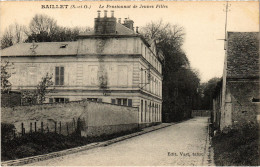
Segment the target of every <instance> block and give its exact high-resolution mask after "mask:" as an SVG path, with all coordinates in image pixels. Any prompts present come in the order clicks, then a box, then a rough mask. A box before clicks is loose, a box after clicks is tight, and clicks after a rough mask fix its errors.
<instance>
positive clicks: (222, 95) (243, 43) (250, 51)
mask: <svg viewBox="0 0 260 167" xmlns="http://www.w3.org/2000/svg"><path fill="white" fill-rule="evenodd" d="M259 94H260V92H259V33H258V32H228V34H227V41H226V58H225V62H224V72H223V77H222V80H221V81H220V82H219V83H218V85H217V87H216V90H215V95H214V99H213V113H214V123H215V127H216V128H217V129H220V130H223V129H224V128H225V127H228V126H233V125H242V124H244V123H249V122H257V121H259V114H260V111H259V106H260V103H259V98H260V97H259Z"/></svg>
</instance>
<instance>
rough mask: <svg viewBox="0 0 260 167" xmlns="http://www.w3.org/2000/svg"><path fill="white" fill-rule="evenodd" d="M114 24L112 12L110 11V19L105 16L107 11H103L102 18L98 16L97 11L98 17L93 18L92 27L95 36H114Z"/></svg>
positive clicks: (114, 19)
mask: <svg viewBox="0 0 260 167" xmlns="http://www.w3.org/2000/svg"><path fill="white" fill-rule="evenodd" d="M116 22H117V21H116V18H115V17H114V11H111V17H108V16H107V10H104V17H102V16H100V11H98V17H97V18H95V25H94V31H95V34H115V33H116Z"/></svg>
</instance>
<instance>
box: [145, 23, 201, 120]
mask: <svg viewBox="0 0 260 167" xmlns="http://www.w3.org/2000/svg"><path fill="white" fill-rule="evenodd" d="M140 32H141V33H142V34H143V35H144V36H145V38H147V39H148V40H151V39H153V40H154V41H155V43H156V47H157V50H161V51H162V53H163V55H164V58H165V60H164V62H162V64H163V66H162V72H163V84H162V85H163V92H162V94H163V119H166V116H165V115H167V114H169V115H170V118H169V119H170V120H167V121H178V120H181V119H183V118H187V117H189V116H190V112H191V109H192V107H195V104H196V103H194V99H195V98H196V96H197V89H198V86H199V82H200V79H199V74H198V72H197V71H196V70H193V69H191V68H190V63H189V60H188V58H187V56H186V54H185V53H184V52H183V50H182V48H181V47H182V45H183V42H184V36H185V33H184V28H183V27H180V26H178V25H172V24H170V23H164V22H163V21H162V20H159V21H157V22H151V23H148V24H147V25H146V26H145V27H142V28H141V30H140ZM185 113H186V114H185ZM167 119H168V118H167ZM163 121H166V120H163Z"/></svg>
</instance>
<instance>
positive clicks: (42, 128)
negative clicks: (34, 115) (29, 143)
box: [41, 122, 43, 133]
mask: <svg viewBox="0 0 260 167" xmlns="http://www.w3.org/2000/svg"><path fill="white" fill-rule="evenodd" d="M41 132H42V133H43V122H41Z"/></svg>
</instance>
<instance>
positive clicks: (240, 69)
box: [226, 32, 259, 78]
mask: <svg viewBox="0 0 260 167" xmlns="http://www.w3.org/2000/svg"><path fill="white" fill-rule="evenodd" d="M227 46H228V48H227V60H226V61H227V78H254V77H257V78H258V77H259V32H228V39H227Z"/></svg>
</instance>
